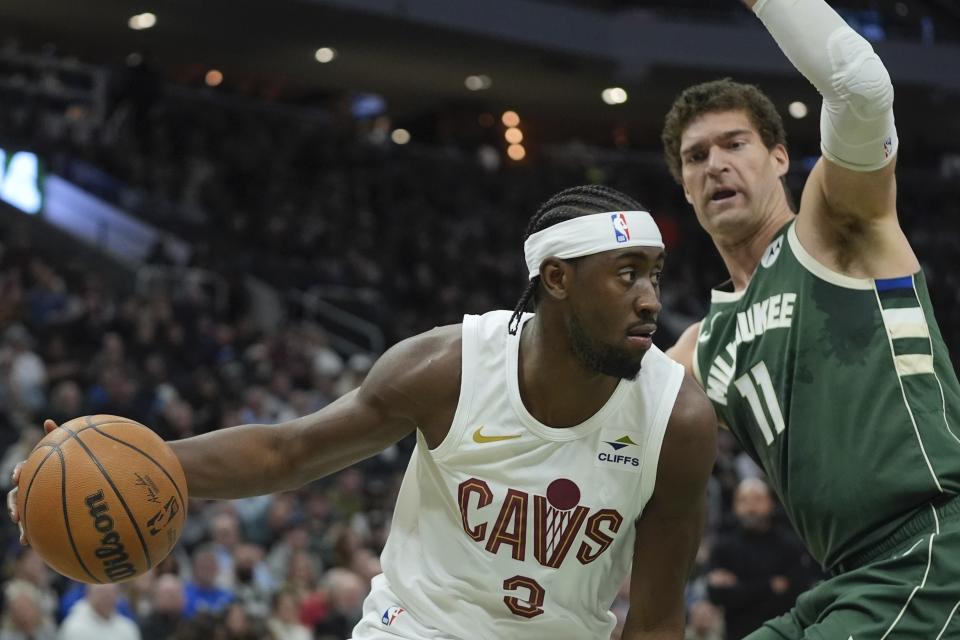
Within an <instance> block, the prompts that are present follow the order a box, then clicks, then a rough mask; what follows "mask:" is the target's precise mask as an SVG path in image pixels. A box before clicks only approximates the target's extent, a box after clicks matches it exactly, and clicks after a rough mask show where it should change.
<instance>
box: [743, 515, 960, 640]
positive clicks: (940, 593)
mask: <svg viewBox="0 0 960 640" xmlns="http://www.w3.org/2000/svg"><path fill="white" fill-rule="evenodd" d="M954 502H956V500H954ZM952 506H954V508H952V509H949V510H948V512H947V513H942V512H941V510H940V509H938V510H937V512H938V513H939V515H938V517H937V520H936V521H935V522H933V523H932V524H931V526H930V527H929V531H927V532H926V533H924V532H919V533H917V534H916V535H915V536H912V537H911V538H910V539H909V540H908V541H906V542H904V543H902V544H900V545H899V546H897V547H896V548H895V549H893V550H891V551H889V552H887V553H885V554H884V555H882V556H881V557H880V558H879V559H877V560H873V561H872V562H869V563H868V564H865V565H864V566H862V567H858V568H856V569H853V570H851V571H848V572H846V573H842V574H840V575H837V576H835V577H833V578H831V579H829V580H826V581H825V582H822V583H820V584H819V585H817V586H816V587H814V588H813V589H811V590H810V591H807V592H806V593H804V594H803V595H801V596H800V597H799V598H798V599H797V605H796V606H795V607H794V608H793V609H791V610H790V611H789V612H788V613H786V614H785V615H782V616H780V617H779V618H775V619H773V620H770V621H768V622H766V623H765V624H764V625H763V626H762V627H761V628H760V629H758V630H756V631H754V632H753V633H751V634H750V635H749V636H747V637H746V638H745V640H806V639H809V640H850V639H851V638H852V640H960V514H957V513H956V508H955V505H952ZM930 509H931V511H933V507H930ZM931 520H932V518H931ZM731 640H733V639H731Z"/></svg>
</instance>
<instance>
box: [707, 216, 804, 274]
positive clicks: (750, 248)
mask: <svg viewBox="0 0 960 640" xmlns="http://www.w3.org/2000/svg"><path fill="white" fill-rule="evenodd" d="M795 217H796V216H795V214H794V213H793V212H792V211H791V210H790V208H789V207H787V206H786V203H784V204H783V206H782V207H778V209H777V211H776V213H773V214H771V215H769V216H766V217H765V218H764V219H763V221H762V222H761V223H759V224H758V225H757V226H756V228H754V229H751V230H750V232H749V233H747V234H744V235H743V236H740V237H737V238H732V239H725V238H721V237H716V236H715V237H714V239H713V241H714V244H716V246H717V250H718V251H719V252H720V257H721V258H722V259H723V263H724V264H725V265H726V266H727V271H728V272H729V273H730V280H731V281H732V282H733V290H734V291H743V290H744V289H746V288H747V285H749V284H750V279H751V278H752V277H753V274H754V272H755V271H756V270H757V265H758V264H760V260H761V259H762V258H763V253H764V251H765V250H766V248H767V246H769V244H770V243H771V242H773V239H774V237H775V236H776V235H777V233H778V232H779V231H780V229H782V228H783V225H785V224H787V223H788V222H790V221H791V220H792V219H793V218H795Z"/></svg>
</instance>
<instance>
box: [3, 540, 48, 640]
mask: <svg viewBox="0 0 960 640" xmlns="http://www.w3.org/2000/svg"><path fill="white" fill-rule="evenodd" d="M51 577H52V574H51V572H50V570H49V569H48V568H47V565H46V564H44V562H43V559H42V558H40V554H38V553H37V552H36V551H34V550H33V549H31V548H29V547H22V548H20V549H17V555H16V558H15V560H14V563H13V573H12V575H11V577H10V580H8V581H7V583H6V584H5V585H4V587H3V597H4V601H5V602H7V603H8V606H7V607H6V608H5V609H4V611H3V614H2V617H0V629H11V628H13V627H15V626H17V625H15V624H14V621H13V620H12V618H11V616H14V615H15V614H22V615H23V616H24V620H21V622H24V621H25V620H32V616H31V614H32V613H33V609H34V608H36V609H37V610H38V612H37V613H38V615H39V620H38V621H37V626H38V628H40V629H43V628H48V627H53V624H54V616H55V614H56V608H57V594H56V593H55V592H54V590H53V589H52V588H51V586H50V580H51ZM20 596H24V597H23V598H20ZM14 601H18V602H19V605H18V606H19V609H17V610H16V611H14V609H13V606H14V605H13V602H14Z"/></svg>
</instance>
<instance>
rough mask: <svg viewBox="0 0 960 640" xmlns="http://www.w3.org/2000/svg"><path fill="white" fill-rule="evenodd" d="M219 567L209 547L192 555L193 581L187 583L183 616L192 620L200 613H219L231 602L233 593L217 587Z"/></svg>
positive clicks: (214, 551)
mask: <svg viewBox="0 0 960 640" xmlns="http://www.w3.org/2000/svg"><path fill="white" fill-rule="evenodd" d="M219 573H220V567H219V565H218V564H217V552H216V550H215V549H214V548H213V547H211V546H209V545H208V546H203V547H200V548H199V549H197V550H196V551H195V552H194V554H193V580H191V581H190V582H188V583H187V586H186V590H185V591H186V596H187V604H186V607H185V608H184V615H185V616H186V617H187V618H192V617H193V616H194V615H196V614H197V613H198V612H200V611H208V612H210V613H219V612H221V611H223V610H224V609H226V608H227V605H229V604H230V603H231V602H233V592H232V591H229V590H228V589H223V588H222V587H218V586H217V576H218V575H219Z"/></svg>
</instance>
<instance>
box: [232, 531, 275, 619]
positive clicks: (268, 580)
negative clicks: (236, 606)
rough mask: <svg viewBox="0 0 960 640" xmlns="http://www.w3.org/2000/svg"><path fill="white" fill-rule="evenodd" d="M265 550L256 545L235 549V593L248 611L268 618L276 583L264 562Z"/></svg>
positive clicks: (239, 545) (246, 544) (247, 544)
mask: <svg viewBox="0 0 960 640" xmlns="http://www.w3.org/2000/svg"><path fill="white" fill-rule="evenodd" d="M263 556H264V550H263V547H260V546H258V545H255V544H250V543H246V542H244V543H241V544H238V545H237V546H236V548H235V549H234V562H233V581H232V582H233V587H232V589H233V592H234V596H235V597H236V599H237V600H238V601H239V602H242V603H243V604H244V606H245V607H246V608H247V611H248V612H250V613H252V614H254V615H256V616H259V617H261V618H266V617H267V615H268V614H269V613H270V600H271V597H272V596H273V592H274V591H275V590H276V581H275V580H274V579H273V576H272V575H271V574H270V570H269V569H268V568H267V565H266V564H265V563H264V561H263Z"/></svg>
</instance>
